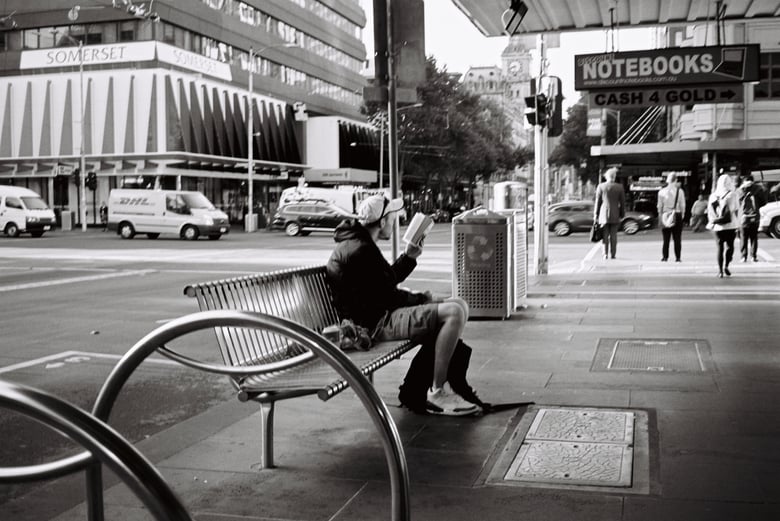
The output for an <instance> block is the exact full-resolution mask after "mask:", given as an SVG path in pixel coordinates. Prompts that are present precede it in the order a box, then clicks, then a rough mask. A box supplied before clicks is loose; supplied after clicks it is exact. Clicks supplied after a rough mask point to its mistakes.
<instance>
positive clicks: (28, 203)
mask: <svg viewBox="0 0 780 521" xmlns="http://www.w3.org/2000/svg"><path fill="white" fill-rule="evenodd" d="M55 223H56V217H55V216H54V211H53V210H52V209H51V208H49V206H48V205H47V204H46V203H45V202H43V199H41V196H40V195H38V194H36V193H35V192H33V191H32V190H28V189H27V188H22V187H19V186H0V230H3V231H4V232H5V234H6V235H8V236H9V237H18V236H19V234H20V233H29V234H30V235H32V236H33V237H40V236H41V235H43V232H47V231H49V230H51V229H52V228H53V227H54V224H55Z"/></svg>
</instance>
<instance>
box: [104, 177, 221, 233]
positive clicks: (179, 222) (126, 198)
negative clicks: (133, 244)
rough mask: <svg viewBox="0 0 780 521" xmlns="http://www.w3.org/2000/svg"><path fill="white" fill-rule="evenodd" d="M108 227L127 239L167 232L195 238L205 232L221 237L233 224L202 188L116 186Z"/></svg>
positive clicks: (112, 195)
mask: <svg viewBox="0 0 780 521" xmlns="http://www.w3.org/2000/svg"><path fill="white" fill-rule="evenodd" d="M108 229H109V230H112V231H116V232H117V234H118V235H119V236H120V237H122V238H123V239H132V238H133V237H135V236H136V234H139V233H142V234H146V236H147V237H148V238H150V239H156V238H157V237H159V236H160V234H161V233H166V234H174V235H178V236H179V237H180V238H182V239H187V240H190V241H194V240H195V239H197V238H198V237H200V236H201V235H204V236H206V237H208V238H209V239H212V240H216V239H219V238H220V237H222V236H223V235H225V234H226V233H229V232H230V225H229V224H228V216H227V214H225V212H222V211H220V210H217V209H216V208H215V207H214V205H213V204H211V201H209V200H208V199H207V198H206V196H205V195H203V194H202V193H200V192H191V191H184V190H127V189H114V190H111V193H110V194H109V197H108Z"/></svg>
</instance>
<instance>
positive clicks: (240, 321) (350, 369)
mask: <svg viewBox="0 0 780 521" xmlns="http://www.w3.org/2000/svg"><path fill="white" fill-rule="evenodd" d="M214 327H244V328H254V329H266V330H269V331H272V332H274V333H277V334H280V335H282V336H286V337H288V338H290V339H291V340H294V341H296V342H298V343H299V344H301V345H302V346H304V347H306V348H308V349H309V350H310V351H311V352H313V353H314V354H315V355H316V356H318V357H320V358H322V359H323V360H324V361H325V362H326V363H328V364H329V365H330V366H331V367H333V369H334V370H336V371H337V372H338V373H339V375H340V376H341V377H342V378H344V379H345V380H346V381H347V382H348V383H349V385H350V386H351V387H352V388H353V389H354V390H355V393H356V394H357V396H358V398H360V401H361V402H362V403H363V406H364V407H365V408H366V410H367V411H368V413H369V415H370V416H371V420H372V421H373V422H374V426H375V427H376V428H377V430H378V431H379V434H380V436H381V439H382V445H383V448H384V452H385V458H386V460H387V464H388V467H389V469H388V470H389V472H390V488H391V495H392V497H391V519H392V521H408V520H409V519H410V517H411V513H410V502H409V470H408V467H407V465H406V456H405V454H404V450H403V445H402V444H401V438H400V435H399V434H398V430H397V428H396V426H395V422H394V421H393V419H392V416H390V411H388V409H387V406H386V405H385V404H384V402H383V401H382V399H381V398H380V397H379V395H378V394H377V392H376V390H375V389H374V388H373V386H372V385H371V384H370V383H369V382H368V380H366V378H365V377H364V376H363V374H362V373H361V372H360V370H359V369H358V368H357V367H356V366H355V365H354V364H353V363H352V361H351V360H350V359H349V358H348V357H347V356H346V355H345V354H344V353H342V352H341V350H340V349H339V348H338V347H336V346H335V345H334V344H332V343H331V342H329V341H328V340H327V339H325V338H324V337H322V336H321V335H319V334H318V333H315V332H314V331H312V330H310V329H308V328H306V327H304V326H302V325H300V324H298V323H297V322H293V321H292V320H288V319H286V318H280V317H275V316H272V315H267V314H264V313H256V312H245V311H235V310H214V311H201V312H198V313H192V314H189V315H185V316H183V317H180V318H178V319H175V320H172V321H170V322H168V323H166V324H163V325H162V326H160V327H158V328H157V329H155V330H154V331H152V332H151V333H149V334H148V335H146V336H145V337H144V338H142V339H141V340H139V341H138V342H137V343H136V344H135V345H134V346H133V347H132V348H131V349H130V350H129V351H128V352H127V353H126V354H125V355H124V356H123V357H122V359H121V360H120V361H119V362H118V363H117V365H116V366H115V367H114V369H113V370H112V371H111V374H110V375H109V376H108V378H107V379H106V381H105V382H104V384H103V387H102V388H101V389H100V392H99V393H98V397H97V400H96V401H95V406H94V407H93V409H92V414H94V415H95V417H97V418H98V419H100V420H102V421H105V422H108V418H109V416H110V414H111V410H112V408H113V405H114V402H115V400H116V398H117V396H118V394H119V391H120V390H121V389H122V386H123V385H124V384H125V382H126V381H127V379H128V378H129V377H130V375H131V374H132V373H133V371H134V370H135V369H136V368H137V367H138V366H139V365H140V364H141V362H143V361H144V360H145V359H146V358H147V357H148V356H149V355H151V354H152V353H154V352H155V351H157V350H158V349H159V348H160V347H164V346H165V344H166V343H167V342H170V341H172V340H174V339H176V338H178V337H180V336H183V335H186V334H189V333H193V332H195V331H200V330H203V329H210V328H214ZM168 351H169V352H170V350H168ZM186 365H191V366H193V365H192V364H186ZM203 365H204V367H203V369H207V368H209V367H211V366H208V364H203ZM215 372H216V371H215ZM256 372H257V370H252V369H251V368H247V373H256ZM94 463H95V462H94V458H93V457H92V455H91V454H90V453H89V452H82V453H81V454H76V455H74V456H70V457H68V458H62V459H60V460H56V461H52V462H48V463H44V464H40V465H31V466H26V467H8V468H5V469H0V483H2V482H4V481H5V482H9V481H14V482H19V481H32V480H41V479H47V478H55V477H59V476H63V475H66V474H69V473H71V472H75V471H78V470H81V469H84V468H86V469H87V489H88V492H89V493H91V494H92V496H91V497H90V505H89V508H90V513H91V514H93V515H94V516H96V517H95V519H102V478H101V472H100V467H99V465H95V464H94ZM87 467H89V468H87Z"/></svg>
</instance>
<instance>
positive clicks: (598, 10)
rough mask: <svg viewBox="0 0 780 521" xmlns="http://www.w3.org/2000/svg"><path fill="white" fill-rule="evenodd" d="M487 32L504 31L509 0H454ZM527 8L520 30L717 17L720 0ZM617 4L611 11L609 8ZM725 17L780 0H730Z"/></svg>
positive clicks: (766, 11) (534, 3)
mask: <svg viewBox="0 0 780 521" xmlns="http://www.w3.org/2000/svg"><path fill="white" fill-rule="evenodd" d="M452 3H453V4H455V5H456V6H457V7H458V8H459V9H460V10H461V11H463V13H464V14H465V15H466V17H467V18H468V19H469V20H470V21H471V23H472V24H474V26H475V27H476V28H477V29H479V31H480V32H482V34H484V35H485V36H505V35H506V33H505V31H504V25H503V23H502V18H501V17H502V14H503V13H504V11H506V10H507V9H508V8H509V3H510V2H509V0H452ZM525 5H526V7H528V12H527V14H526V15H525V17H524V18H523V21H522V22H521V23H520V30H519V31H518V32H517V34H539V33H548V32H570V31H585V30H597V29H609V28H610V27H611V26H612V23H613V21H614V23H615V24H616V25H617V26H618V27H628V26H631V27H632V28H634V27H648V26H654V25H666V24H690V23H694V22H705V21H710V22H711V21H713V20H714V19H715V9H716V7H715V6H716V2H715V1H714V0H712V1H704V0H702V1H687V2H676V1H674V0H627V1H622V2H615V1H614V0H525ZM616 5H617V8H616V9H614V11H613V12H612V13H610V8H613V7H615V6H616ZM722 5H723V6H724V7H725V13H724V15H723V19H724V20H725V21H726V22H729V21H738V20H746V19H761V18H774V17H777V16H780V0H762V1H760V2H757V1H755V0H728V1H727V2H723V4H722Z"/></svg>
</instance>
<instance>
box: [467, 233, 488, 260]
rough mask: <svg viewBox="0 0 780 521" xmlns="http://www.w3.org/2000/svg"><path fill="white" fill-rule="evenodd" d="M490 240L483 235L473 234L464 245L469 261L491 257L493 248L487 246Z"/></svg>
mask: <svg viewBox="0 0 780 521" xmlns="http://www.w3.org/2000/svg"><path fill="white" fill-rule="evenodd" d="M489 243H490V241H488V238H487V237H485V236H484V235H474V236H473V237H472V238H471V241H469V244H468V246H467V247H466V255H467V256H468V258H469V260H470V261H474V262H487V261H489V260H490V259H491V258H492V257H493V253H495V250H494V249H493V248H491V247H490V246H489Z"/></svg>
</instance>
